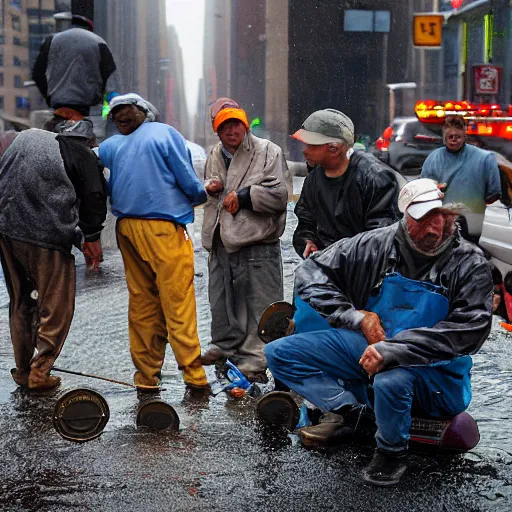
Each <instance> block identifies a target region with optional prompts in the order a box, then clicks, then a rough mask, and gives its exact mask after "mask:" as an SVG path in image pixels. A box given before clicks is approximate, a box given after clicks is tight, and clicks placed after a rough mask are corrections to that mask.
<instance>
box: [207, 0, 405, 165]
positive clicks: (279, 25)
mask: <svg viewBox="0 0 512 512" xmlns="http://www.w3.org/2000/svg"><path fill="white" fill-rule="evenodd" d="M398 4H399V5H398ZM413 11H414V5H413V1H412V0H411V1H406V2H396V0H342V1H339V0H325V1H322V2H311V1H310V0H293V2H292V1H288V0H233V1H231V2H229V1H212V2H207V10H206V18H205V54H204V77H205V87H206V91H205V94H206V100H207V101H206V104H207V105H208V104H211V102H212V101H213V100H214V96H215V97H219V96H224V95H229V96H231V97H233V98H235V99H237V100H238V101H239V102H240V103H241V104H242V105H243V106H244V108H245V109H246V110H247V112H248V114H249V117H250V118H251V119H255V118H257V121H258V127H257V128H256V129H255V131H256V133H260V134H261V135H263V136H267V137H270V138H271V139H272V140H274V141H275V142H277V143H278V144H280V145H281V146H283V148H285V149H286V150H287V152H288V156H289V157H291V158H300V147H299V146H298V145H295V141H293V140H290V138H289V134H290V133H293V132H294V131H295V130H297V129H298V128H300V126H301V124H302V122H303V121H304V119H305V118H306V117H307V116H308V115H309V114H310V113H311V112H313V111H314V110H317V109H320V108H327V107H331V108H337V109H339V110H342V111H344V112H346V113H347V114H348V115H349V116H350V117H352V119H353V120H354V122H355V125H356V130H357V132H358V133H360V134H364V135H370V136H372V137H376V136H377V135H378V134H379V133H380V132H381V131H382V129H383V128H384V127H385V126H386V125H387V123H388V122H389V119H388V117H389V110H388V94H389V92H388V89H387V87H386V84H388V83H396V82H404V81H406V80H409V79H410V76H411V75H413V73H414V71H413V64H414V63H413V61H414V58H413V52H414V49H413V48H412V42H411V27H412V14H413ZM222 20H230V23H229V30H226V29H225V24H224V23H221V21H222ZM212 70H213V71H214V73H212ZM212 76H213V79H212ZM210 84H211V85H210ZM212 91H215V93H216V94H212ZM409 103H410V105H407V106H404V108H409V109H411V112H412V108H413V105H414V102H413V99H410V101H409ZM208 122H209V120H208V119H207V115H206V116H205V125H206V126H208Z"/></svg>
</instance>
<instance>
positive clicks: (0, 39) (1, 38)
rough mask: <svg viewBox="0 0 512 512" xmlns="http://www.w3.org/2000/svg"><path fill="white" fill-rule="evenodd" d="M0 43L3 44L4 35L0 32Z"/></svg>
mask: <svg viewBox="0 0 512 512" xmlns="http://www.w3.org/2000/svg"><path fill="white" fill-rule="evenodd" d="M0 44H5V35H4V34H0Z"/></svg>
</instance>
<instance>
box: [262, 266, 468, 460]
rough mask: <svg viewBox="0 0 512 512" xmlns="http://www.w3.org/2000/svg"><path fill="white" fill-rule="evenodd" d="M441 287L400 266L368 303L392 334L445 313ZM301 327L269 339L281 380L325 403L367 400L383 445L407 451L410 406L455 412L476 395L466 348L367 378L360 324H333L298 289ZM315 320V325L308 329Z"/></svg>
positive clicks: (327, 407)
mask: <svg viewBox="0 0 512 512" xmlns="http://www.w3.org/2000/svg"><path fill="white" fill-rule="evenodd" d="M441 292H442V289H441V288H440V287H438V286H435V285H433V284H431V283H428V282H424V281H414V280H411V279H407V278H405V277H403V276H401V275H399V274H396V273H392V274H389V275H387V276H386V277H385V278H384V280H383V282H382V284H381V285H380V286H379V287H378V289H377V292H376V293H374V294H372V296H370V298H369V299H368V302H367V304H366V307H365V309H366V310H367V311H373V312H374V313H377V314H378V315H379V317H380V319H381V321H382V324H383V327H384V330H385V332H386V337H387V339H390V338H392V337H393V336H395V335H396V334H397V333H398V332H400V331H403V330H407V329H413V328H417V327H423V328H429V327H433V326H434V325H436V324H437V323H438V322H440V321H442V320H444V319H445V318H446V316H447V314H448V308H449V303H448V299H447V298H446V297H445V296H444V295H443V294H442V293H441ZM295 306H296V308H297V310H296V313H295V315H294V320H295V323H296V332H297V334H294V335H292V336H288V337H286V338H281V339H280V340H276V341H274V342H273V343H270V344H269V345H267V346H266V349H265V352H266V355H267V361H268V366H269V368H270V370H271V371H272V373H273V375H274V376H275V378H276V379H278V380H280V381H281V382H283V383H284V384H286V385H287V386H289V387H290V388H291V389H293V390H294V391H296V392H297V393H298V394H299V395H301V396H303V397H304V398H306V399H307V400H309V401H310V402H312V403H313V404H315V405H316V406H317V407H320V408H321V409H322V410H324V411H335V410H338V409H340V408H341V407H343V406H345V405H357V404H365V405H369V406H371V407H373V409H374V411H375V416H376V421H377V426H378V431H377V435H376V439H377V445H378V446H379V448H381V449H383V450H387V451H402V450H403V449H404V448H406V447H407V443H408V441H409V430H410V426H411V410H412V409H413V407H414V408H415V410H416V409H418V411H420V413H421V414H423V415H424V416H435V417H439V416H454V415H456V414H458V413H460V412H462V411H463V410H465V409H466V408H467V406H468V405H469V402H470V400H471V383H470V370H471V366H472V360H471V357H469V356H462V357H456V358H454V359H452V360H449V361H441V362H437V363H433V364H430V365H418V366H410V367H397V368H393V369H390V370H387V371H384V372H382V373H379V374H378V375H376V376H375V378H374V381H373V390H374V399H373V403H370V399H369V397H368V393H367V391H368V386H369V384H370V378H369V377H368V375H367V374H366V372H365V371H364V370H363V368H362V367H361V365H360V364H359V360H360V359H361V356H362V354H363V352H364V351H365V350H366V348H367V347H368V342H367V341H366V338H365V337H364V335H363V334H362V333H361V331H351V330H348V329H334V328H332V327H330V326H329V324H328V323H327V320H325V319H324V318H322V317H321V316H320V315H319V314H318V313H317V312H316V311H315V310H314V309H313V308H311V306H309V305H308V304H307V303H305V302H304V301H302V300H301V299H300V298H299V297H295ZM312 328H314V329H315V330H314V331H311V329H312Z"/></svg>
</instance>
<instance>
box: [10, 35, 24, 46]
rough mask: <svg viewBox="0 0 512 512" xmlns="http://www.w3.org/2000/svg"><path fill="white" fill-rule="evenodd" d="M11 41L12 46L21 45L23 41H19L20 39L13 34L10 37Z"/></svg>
mask: <svg viewBox="0 0 512 512" xmlns="http://www.w3.org/2000/svg"><path fill="white" fill-rule="evenodd" d="M12 43H13V44H14V46H21V45H22V44H23V43H22V42H21V39H20V38H19V37H16V36H14V37H13V38H12Z"/></svg>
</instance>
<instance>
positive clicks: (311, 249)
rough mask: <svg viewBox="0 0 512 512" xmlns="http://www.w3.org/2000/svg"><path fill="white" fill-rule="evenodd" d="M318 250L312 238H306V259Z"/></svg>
mask: <svg viewBox="0 0 512 512" xmlns="http://www.w3.org/2000/svg"><path fill="white" fill-rule="evenodd" d="M317 251H318V247H317V246H316V244H315V243H314V242H312V241H311V240H306V248H305V249H304V254H303V256H304V259H307V258H309V257H310V256H311V255H312V254H313V253H314V252H317Z"/></svg>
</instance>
